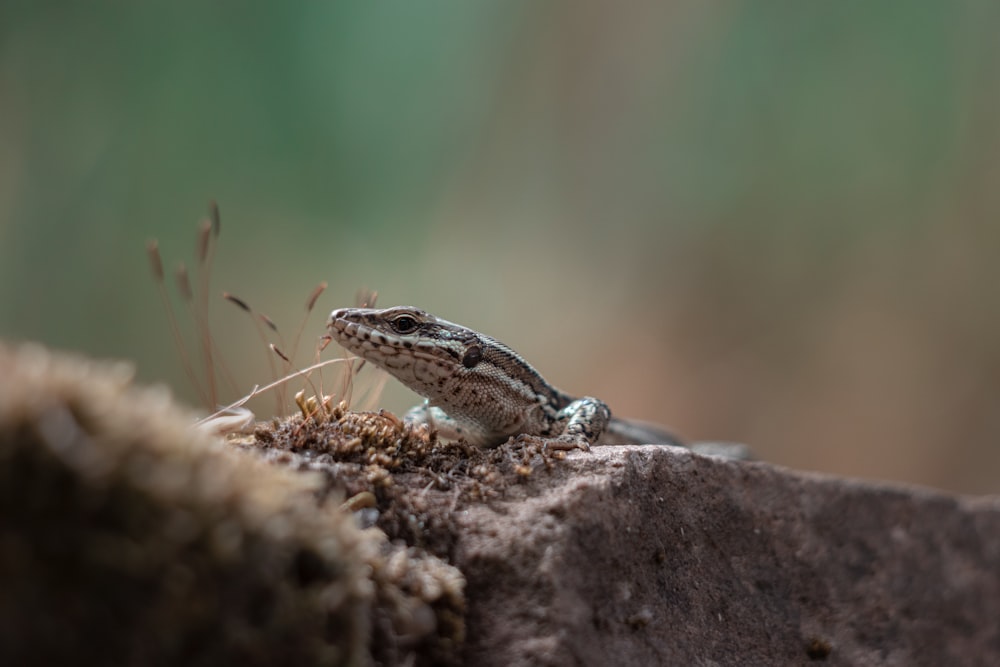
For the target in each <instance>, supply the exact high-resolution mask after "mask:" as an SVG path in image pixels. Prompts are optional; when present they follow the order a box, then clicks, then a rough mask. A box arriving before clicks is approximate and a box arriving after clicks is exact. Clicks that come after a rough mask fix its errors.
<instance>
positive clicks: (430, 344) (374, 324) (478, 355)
mask: <svg viewBox="0 0 1000 667" xmlns="http://www.w3.org/2000/svg"><path fill="white" fill-rule="evenodd" d="M327 329H329V331H330V335H331V336H332V337H333V339H334V340H335V341H337V343H339V344H340V345H341V346H343V347H344V348H346V349H348V350H350V351H351V352H353V353H354V354H356V355H358V356H359V357H361V358H362V359H366V360H367V361H370V362H372V363H373V364H375V365H376V366H379V367H380V368H382V369H384V370H386V371H388V372H389V373H390V374H392V375H393V376H395V377H396V379H398V380H399V381H400V382H402V383H403V384H405V385H406V386H408V387H409V388H410V389H412V390H413V391H415V392H417V393H418V394H420V395H422V396H425V397H428V398H434V397H435V396H436V395H437V393H438V392H437V391H436V388H441V387H443V386H444V384H445V383H446V382H448V380H449V379H451V378H454V377H456V376H458V375H461V374H463V372H468V371H470V370H472V369H474V368H475V367H476V366H477V365H478V364H479V362H480V361H482V358H483V347H482V341H483V338H484V337H482V336H481V335H479V334H477V333H476V332H474V331H472V330H471V329H467V328H465V327H463V326H460V325H458V324H454V323H453V322H448V321H447V320H442V319H440V318H438V317H435V316H433V315H431V314H430V313H427V312H425V311H423V310H420V309H419V308H413V307H412V306H396V307H393V308H384V309H378V308H341V309H339V310H335V311H333V312H332V313H331V314H330V320H329V322H328V323H327Z"/></svg>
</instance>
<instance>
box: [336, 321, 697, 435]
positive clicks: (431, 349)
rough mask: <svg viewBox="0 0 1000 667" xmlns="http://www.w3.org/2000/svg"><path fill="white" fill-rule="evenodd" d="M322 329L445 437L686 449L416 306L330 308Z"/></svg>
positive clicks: (414, 416)
mask: <svg viewBox="0 0 1000 667" xmlns="http://www.w3.org/2000/svg"><path fill="white" fill-rule="evenodd" d="M327 329H328V330H329V332H330V336H331V337H332V338H333V340H335V341H336V342H337V343H339V344H340V345H341V346H342V347H344V348H345V349H347V350H349V351H350V352H353V353H354V354H356V355H358V356H359V357H361V358H362V359H365V360H367V361H369V362H371V363H373V364H375V365H376V366H378V367H379V368H382V369H383V370H385V371H387V372H388V373H389V374H390V375H393V376H394V377H395V378H396V379H397V380H399V381H400V382H402V383H403V384H404V385H406V386H407V387H409V388H410V389H411V390H413V391H414V392H416V393H417V394H419V395H421V396H423V397H424V398H425V401H424V403H423V405H419V406H417V407H415V408H413V409H412V410H410V412H409V413H407V415H406V417H405V420H406V421H408V422H411V423H415V424H420V423H425V424H428V425H430V426H432V427H434V428H436V429H437V431H438V434H439V435H442V436H444V437H445V438H448V439H459V438H464V439H465V440H466V441H467V442H468V443H469V444H471V445H474V446H477V447H483V448H491V447H496V446H497V445H500V444H502V443H504V442H506V441H507V440H509V439H510V438H512V437H515V438H518V439H521V440H531V439H536V440H537V441H544V444H545V445H546V446H547V447H549V448H552V449H565V450H569V449H582V450H588V449H590V446H591V445H598V444H601V445H605V444H665V445H673V446H684V445H683V444H682V443H681V441H680V440H679V439H678V438H677V437H676V436H674V435H673V434H671V433H669V432H667V431H665V430H663V429H661V428H659V427H657V426H655V425H652V424H647V423H644V422H639V421H632V420H625V419H620V418H618V417H613V416H612V415H611V410H610V408H609V407H608V406H607V404H605V403H604V402H603V401H601V400H599V399H597V398H594V397H592V396H583V397H579V398H578V397H574V396H571V395H570V394H567V393H565V392H563V391H561V390H559V389H557V388H556V387H554V386H553V385H551V384H549V383H548V382H547V381H546V380H545V379H544V378H543V377H542V376H541V374H540V373H539V372H538V371H537V370H535V368H534V367H532V366H531V365H530V364H529V363H528V362H527V361H525V360H524V359H523V358H522V357H521V356H520V355H519V354H518V353H517V352H515V351H514V350H513V349H511V348H510V347H508V346H506V345H504V344H503V343H501V342H500V341H498V340H496V339H495V338H491V337H489V336H486V335H484V334H481V333H479V332H477V331H474V330H472V329H469V328H467V327H464V326H461V325H459V324H455V323H453V322H449V321H447V320H443V319H441V318H438V317H435V316H434V315H431V314H430V313H427V312H425V311H423V310H420V309H419V308H414V307H412V306H396V307H392V308H384V309H377V308H342V309H338V310H334V311H333V312H332V313H331V314H330V319H329V320H328V323H327Z"/></svg>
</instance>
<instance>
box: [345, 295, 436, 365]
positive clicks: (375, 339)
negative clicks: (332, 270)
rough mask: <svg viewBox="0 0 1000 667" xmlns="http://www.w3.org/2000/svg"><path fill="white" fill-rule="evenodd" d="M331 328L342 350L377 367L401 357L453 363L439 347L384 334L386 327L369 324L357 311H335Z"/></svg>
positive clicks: (389, 333)
mask: <svg viewBox="0 0 1000 667" xmlns="http://www.w3.org/2000/svg"><path fill="white" fill-rule="evenodd" d="M327 329H328V330H329V332H330V335H331V336H333V339H334V340H336V341H337V343H339V344H340V345H341V346H342V347H344V348H346V349H348V350H350V351H351V352H353V353H354V354H357V355H358V356H360V357H362V358H364V359H368V360H369V361H372V362H374V363H376V364H380V365H381V364H382V363H383V362H384V360H385V359H386V358H387V357H395V356H400V355H406V356H409V357H413V358H415V359H423V360H426V361H438V360H441V359H442V358H446V359H449V360H451V357H450V356H448V355H445V354H442V351H441V350H440V349H439V348H438V347H436V346H434V345H432V344H429V343H427V342H421V340H420V338H419V337H417V336H401V335H399V334H396V333H393V332H387V331H384V330H383V328H382V327H379V326H376V325H373V324H371V323H368V322H367V321H366V320H365V315H364V314H362V313H357V312H353V311H352V309H350V308H343V309H340V310H335V311H333V312H332V313H331V314H330V320H329V322H328V323H327Z"/></svg>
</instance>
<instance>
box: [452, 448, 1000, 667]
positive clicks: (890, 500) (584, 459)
mask: <svg viewBox="0 0 1000 667" xmlns="http://www.w3.org/2000/svg"><path fill="white" fill-rule="evenodd" d="M456 518H457V522H458V525H459V529H458V530H459V533H460V535H459V539H458V547H457V549H456V554H455V564H456V565H458V567H459V568H460V569H461V570H462V571H463V572H464V573H465V575H466V577H467V580H468V587H467V590H466V594H467V603H468V617H467V624H468V626H467V627H468V645H467V647H466V653H465V657H466V662H467V663H468V664H477V665H512V664H542V665H657V664H662V665H693V664H698V665H707V664H713V665H714V664H718V665H793V664H805V663H810V662H812V661H825V662H826V664H836V665H958V664H967V665H980V664H981V665H995V664H1000V621H998V619H1000V500H998V499H997V498H982V499H975V498H963V497H955V496H949V495H945V494H941V493H936V492H932V491H928V490H923V489H916V488H905V487H899V486H896V487H892V486H887V485H878V484H870V483H861V482H857V481H851V480H845V479H836V478H832V477H826V476H821V475H814V474H803V473H795V472H791V471H788V470H784V469H781V468H778V467H775V466H771V465H768V464H764V463H735V462H727V461H722V460H717V459H711V458H707V457H702V456H697V455H694V454H691V453H690V452H687V451H685V450H679V449H674V448H663V447H606V448H597V449H595V450H593V451H592V452H589V453H574V454H572V455H571V456H570V457H569V458H568V459H567V461H565V462H564V463H563V465H561V466H559V467H557V468H556V469H555V470H554V471H553V472H552V473H550V474H548V475H537V476H534V478H533V479H532V481H531V482H530V483H529V484H526V485H523V486H521V487H515V488H513V489H511V490H510V491H509V492H508V494H507V497H506V499H505V500H504V501H503V502H497V503H493V504H491V505H478V506H472V507H469V508H468V509H467V510H466V511H464V512H462V513H461V514H460V515H459V516H458V517H456Z"/></svg>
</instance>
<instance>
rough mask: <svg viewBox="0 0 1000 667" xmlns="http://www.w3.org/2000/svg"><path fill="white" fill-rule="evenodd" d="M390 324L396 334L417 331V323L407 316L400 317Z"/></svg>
mask: <svg viewBox="0 0 1000 667" xmlns="http://www.w3.org/2000/svg"><path fill="white" fill-rule="evenodd" d="M391 324H392V328H393V329H395V330H396V333H401V334H408V333H413V332H414V331H416V330H417V321H416V320H415V319H414V318H412V317H410V316H409V315H400V316H399V317H397V318H396V319H394V320H393V321H392V322H391Z"/></svg>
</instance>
